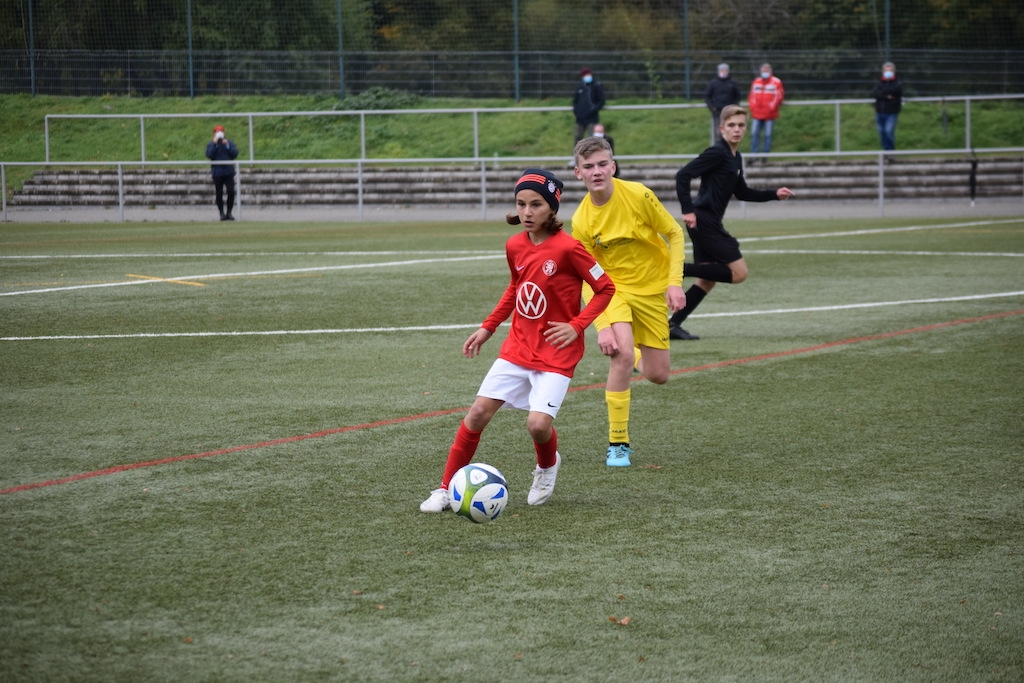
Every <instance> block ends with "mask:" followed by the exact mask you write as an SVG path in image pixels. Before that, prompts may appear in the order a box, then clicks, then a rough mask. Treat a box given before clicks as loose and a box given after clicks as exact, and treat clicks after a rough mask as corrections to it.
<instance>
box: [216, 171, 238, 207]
mask: <svg viewBox="0 0 1024 683" xmlns="http://www.w3.org/2000/svg"><path fill="white" fill-rule="evenodd" d="M213 187H214V189H216V191H217V208H218V209H220V212H221V213H224V190H225V189H226V190H227V195H228V205H227V213H231V210H232V209H234V208H235V176H221V177H219V178H214V179H213Z"/></svg>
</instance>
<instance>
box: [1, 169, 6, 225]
mask: <svg viewBox="0 0 1024 683" xmlns="http://www.w3.org/2000/svg"><path fill="white" fill-rule="evenodd" d="M0 202H3V208H4V223H6V222H7V167H6V166H4V165H3V164H2V163H0Z"/></svg>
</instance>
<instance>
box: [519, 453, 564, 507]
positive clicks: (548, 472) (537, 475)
mask: <svg viewBox="0 0 1024 683" xmlns="http://www.w3.org/2000/svg"><path fill="white" fill-rule="evenodd" d="M561 464H562V456H561V455H559V454H558V452H557V451H556V452H555V464H554V465H552V466H551V467H544V468H542V467H537V468H536V469H534V470H533V486H531V487H530V493H529V495H527V496H526V502H527V503H529V504H530V505H543V504H544V503H546V502H548V498H550V497H551V494H552V493H554V492H555V479H556V478H557V477H558V467H559V465H561Z"/></svg>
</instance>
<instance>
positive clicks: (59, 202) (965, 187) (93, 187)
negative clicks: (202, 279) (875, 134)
mask: <svg viewBox="0 0 1024 683" xmlns="http://www.w3.org/2000/svg"><path fill="white" fill-rule="evenodd" d="M751 161H752V160H751V159H749V158H748V159H747V169H746V171H745V173H746V176H747V181H748V183H749V184H750V185H751V186H754V187H779V186H782V185H785V186H788V187H790V188H792V189H794V190H796V191H797V192H798V193H799V194H800V196H801V197H802V198H805V199H818V200H829V199H834V200H857V199H870V200H874V199H877V198H878V196H879V189H878V188H879V177H880V169H879V166H878V164H877V163H876V162H875V161H863V160H856V161H855V160H847V159H842V160H839V159H836V160H828V159H815V160H808V161H792V160H774V159H773V160H770V161H765V162H764V163H751ZM620 165H621V169H622V173H621V175H622V177H623V178H625V179H629V180H638V181H641V182H643V183H644V184H646V185H647V186H648V187H650V188H651V189H652V190H654V192H655V193H656V194H657V195H658V196H659V197H661V199H662V200H663V201H666V202H667V201H670V200H671V201H673V202H674V200H675V174H676V171H677V170H678V169H679V167H680V164H665V163H640V162H636V163H633V162H630V161H628V160H626V161H622V162H621V163H620ZM240 168H241V173H240V175H239V191H240V193H241V194H242V201H244V203H245V204H247V205H250V206H303V205H327V206H331V205H335V206H339V205H340V206H343V205H356V204H358V203H359V188H360V175H359V173H358V172H357V170H356V169H355V168H354V167H314V166H310V167H308V168H277V167H267V166H257V167H249V166H246V165H245V164H241V166H240ZM554 170H555V172H556V173H557V174H558V175H559V176H560V177H561V178H562V179H563V180H565V181H566V189H565V193H566V195H567V196H568V197H581V196H582V195H583V193H584V190H583V185H582V183H581V182H579V181H578V180H576V179H575V178H574V177H573V174H572V171H571V170H570V169H568V168H564V165H563V167H562V168H554ZM520 171H521V169H520V168H518V167H511V166H495V165H493V164H488V166H487V167H486V168H485V169H484V170H483V171H481V168H480V166H479V165H453V166H423V167H400V168H399V167H366V168H364V169H363V171H362V176H361V183H362V203H363V204H364V205H367V206H400V205H409V204H417V205H446V206H474V205H479V204H480V201H481V195H480V193H481V188H482V187H483V186H486V188H487V202H488V203H494V202H497V203H503V202H507V201H508V198H509V190H510V188H511V186H512V184H513V183H514V182H515V180H516V178H517V177H518V174H519V172H520ZM970 173H971V162H970V159H969V158H967V157H966V156H963V157H957V158H946V159H936V158H924V159H917V158H912V157H909V156H906V157H894V158H893V159H892V160H891V162H890V163H886V164H884V165H883V167H882V169H881V174H882V177H883V179H884V185H885V198H886V199H951V198H966V197H969V196H970ZM122 180H123V185H122V187H123V199H124V205H125V206H136V207H153V208H159V207H168V206H199V205H209V204H210V202H211V197H212V192H213V187H212V182H211V180H210V177H209V172H208V169H206V168H202V169H200V168H189V169H177V168H168V167H154V168H145V167H137V166H132V167H128V168H125V169H124V171H123V176H122ZM976 180H977V184H976V196H977V197H979V198H982V197H1021V196H1022V195H1024V164H1022V161H1021V160H1020V159H1019V158H1016V159H1014V158H982V159H979V161H978V167H977V175H976ZM9 204H10V206H12V207H26V208H27V207H70V206H94V207H100V206H102V207H116V206H118V205H119V178H118V173H117V170H116V169H113V168H112V169H103V170H98V169H94V168H93V169H81V170H74V169H70V168H67V167H61V168H53V169H47V170H40V171H38V172H36V173H35V174H34V175H33V176H32V177H31V178H30V179H29V180H27V181H26V182H25V183H24V185H23V187H22V188H21V189H20V190H18V191H16V192H15V193H14V194H13V195H12V196H11V198H10V201H9Z"/></svg>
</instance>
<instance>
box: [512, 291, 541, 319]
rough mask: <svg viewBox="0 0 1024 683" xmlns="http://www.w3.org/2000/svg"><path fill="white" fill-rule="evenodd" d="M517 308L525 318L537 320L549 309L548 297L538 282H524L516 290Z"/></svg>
mask: <svg viewBox="0 0 1024 683" xmlns="http://www.w3.org/2000/svg"><path fill="white" fill-rule="evenodd" d="M516 310H517V311H519V315H521V316H523V317H524V318H529V319H530V320H536V319H537V318H540V317H541V316H543V315H544V313H545V312H546V311H547V310H548V299H547V297H546V296H544V291H543V290H542V289H541V288H540V287H538V286H537V285H536V284H534V283H533V282H524V283H523V284H521V285H520V286H519V291H518V292H516Z"/></svg>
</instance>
